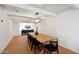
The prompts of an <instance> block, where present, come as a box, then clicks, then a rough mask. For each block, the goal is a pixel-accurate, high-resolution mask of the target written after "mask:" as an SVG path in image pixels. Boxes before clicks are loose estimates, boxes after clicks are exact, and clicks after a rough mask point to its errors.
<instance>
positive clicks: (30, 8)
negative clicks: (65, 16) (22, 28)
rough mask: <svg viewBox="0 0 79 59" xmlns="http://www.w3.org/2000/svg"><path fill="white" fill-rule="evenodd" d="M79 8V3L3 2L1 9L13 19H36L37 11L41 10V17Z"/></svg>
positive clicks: (44, 17)
mask: <svg viewBox="0 0 79 59" xmlns="http://www.w3.org/2000/svg"><path fill="white" fill-rule="evenodd" d="M71 9H79V5H73V4H1V5H0V10H3V12H5V13H6V14H7V15H8V16H9V17H10V18H13V19H16V18H17V19H18V18H20V19H22V20H23V19H24V18H25V19H26V18H27V19H28V20H29V19H34V17H35V15H34V14H35V12H39V13H40V14H39V15H40V17H41V19H48V18H51V17H54V16H56V15H58V14H60V13H62V12H64V11H68V10H71Z"/></svg>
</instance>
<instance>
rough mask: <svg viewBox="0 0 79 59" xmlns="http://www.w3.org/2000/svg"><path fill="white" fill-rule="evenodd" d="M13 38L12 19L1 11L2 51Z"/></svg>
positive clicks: (0, 43) (0, 32) (0, 36)
mask: <svg viewBox="0 0 79 59" xmlns="http://www.w3.org/2000/svg"><path fill="white" fill-rule="evenodd" d="M1 20H3V22H1ZM11 38H12V36H11V35H10V20H9V18H8V17H7V15H6V14H5V13H3V12H0V53H1V52H2V51H3V50H4V48H5V47H6V45H7V44H8V43H9V41H10V39H11Z"/></svg>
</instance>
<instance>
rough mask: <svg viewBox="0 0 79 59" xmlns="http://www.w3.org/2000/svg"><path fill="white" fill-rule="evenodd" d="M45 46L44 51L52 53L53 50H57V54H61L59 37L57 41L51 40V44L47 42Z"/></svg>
mask: <svg viewBox="0 0 79 59" xmlns="http://www.w3.org/2000/svg"><path fill="white" fill-rule="evenodd" d="M43 48H44V52H43V53H46V50H47V51H48V52H49V53H50V54H51V53H52V52H55V51H56V52H57V54H59V51H58V39H57V41H49V44H45V45H43Z"/></svg>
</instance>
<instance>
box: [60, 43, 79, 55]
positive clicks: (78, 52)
mask: <svg viewBox="0 0 79 59" xmlns="http://www.w3.org/2000/svg"><path fill="white" fill-rule="evenodd" d="M59 45H60V46H62V47H64V48H66V49H69V50H71V51H73V52H75V53H77V54H79V51H77V50H74V49H71V48H69V47H66V46H63V45H62V44H59Z"/></svg>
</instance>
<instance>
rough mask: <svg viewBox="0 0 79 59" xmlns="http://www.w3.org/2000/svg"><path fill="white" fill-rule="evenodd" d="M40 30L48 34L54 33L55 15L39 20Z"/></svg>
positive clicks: (55, 32)
mask: <svg viewBox="0 0 79 59" xmlns="http://www.w3.org/2000/svg"><path fill="white" fill-rule="evenodd" d="M40 32H42V33H45V34H48V35H56V34H57V30H56V17H52V18H49V19H46V20H41V23H40Z"/></svg>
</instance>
